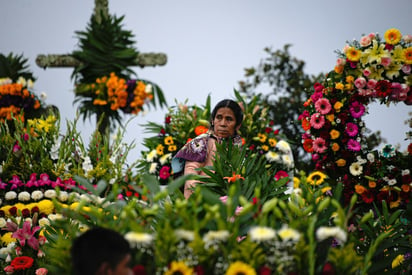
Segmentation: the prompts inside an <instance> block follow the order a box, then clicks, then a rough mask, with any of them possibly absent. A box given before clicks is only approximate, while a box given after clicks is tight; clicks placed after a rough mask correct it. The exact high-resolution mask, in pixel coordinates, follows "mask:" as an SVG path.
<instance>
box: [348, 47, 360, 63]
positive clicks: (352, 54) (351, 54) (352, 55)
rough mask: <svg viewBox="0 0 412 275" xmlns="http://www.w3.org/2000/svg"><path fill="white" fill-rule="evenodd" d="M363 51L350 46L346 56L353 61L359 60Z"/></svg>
mask: <svg viewBox="0 0 412 275" xmlns="http://www.w3.org/2000/svg"><path fill="white" fill-rule="evenodd" d="M361 54H362V52H361V51H360V50H358V49H356V48H354V47H349V48H348V50H347V51H346V57H347V58H348V59H349V60H350V61H353V62H357V61H359V59H360V57H361Z"/></svg>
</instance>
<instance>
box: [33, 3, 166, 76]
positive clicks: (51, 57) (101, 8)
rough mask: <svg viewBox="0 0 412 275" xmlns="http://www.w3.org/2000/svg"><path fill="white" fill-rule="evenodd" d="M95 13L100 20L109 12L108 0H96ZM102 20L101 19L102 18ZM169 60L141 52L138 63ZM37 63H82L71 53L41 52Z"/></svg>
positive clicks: (66, 65) (54, 65)
mask: <svg viewBox="0 0 412 275" xmlns="http://www.w3.org/2000/svg"><path fill="white" fill-rule="evenodd" d="M94 3H95V7H94V14H95V15H96V17H97V20H99V18H100V16H101V15H103V16H105V15H108V14H109V8H108V5H109V1H108V0H95V1H94ZM100 20H101V19H100ZM166 62H167V56H166V54H164V53H139V55H138V57H137V60H136V63H137V65H138V66H139V67H141V68H144V67H155V66H163V65H165V64H166ZM36 64H37V66H39V67H40V68H44V69H46V68H73V67H77V66H79V65H80V62H79V61H78V60H77V59H75V58H74V57H73V56H71V55H70V54H47V55H45V54H39V55H37V57H36Z"/></svg>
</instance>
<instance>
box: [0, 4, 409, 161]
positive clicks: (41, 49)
mask: <svg viewBox="0 0 412 275" xmlns="http://www.w3.org/2000/svg"><path fill="white" fill-rule="evenodd" d="M93 7H94V0H64V1H63V0H36V1H33V0H0V18H1V21H2V22H3V24H0V39H1V40H0V41H1V42H0V52H1V53H3V54H9V53H10V52H13V53H14V54H23V55H24V57H25V58H28V59H29V62H30V70H31V71H32V72H33V73H34V75H35V77H37V81H36V83H35V92H36V93H38V94H40V93H41V92H46V93H47V95H48V98H47V100H46V103H48V104H53V105H56V106H57V107H58V108H59V109H60V112H61V115H62V118H63V119H64V120H66V119H68V120H72V119H73V118H74V116H75V110H76V106H74V105H73V100H74V93H73V82H72V80H71V79H70V75H71V73H72V69H69V68H49V69H46V70H43V69H41V68H39V67H37V65H36V64H35V58H36V56H37V55H38V54H51V53H55V54H65V53H70V52H72V51H73V50H75V49H77V48H76V43H77V41H78V40H77V38H76V37H75V31H83V30H85V28H86V26H87V23H88V22H89V19H90V16H91V14H92V12H93ZM109 11H110V13H111V14H116V15H117V16H121V15H125V19H124V28H125V29H127V30H131V31H132V32H133V34H134V35H135V40H136V42H137V44H136V48H137V49H138V50H139V51H140V52H162V53H165V54H167V57H168V62H167V64H166V65H165V66H162V67H156V68H144V69H140V68H136V69H135V71H136V73H137V74H138V76H139V77H140V78H144V79H148V80H151V81H153V82H155V83H157V84H158V85H159V86H161V88H162V89H163V91H164V93H165V95H166V99H167V101H168V103H169V104H170V105H173V104H174V102H175V99H176V100H177V101H178V102H183V101H185V100H186V99H188V102H189V104H198V105H203V104H204V103H205V100H206V97H207V95H208V94H211V98H212V105H214V104H215V103H217V102H218V101H219V100H221V99H224V98H233V97H234V94H233V89H235V88H238V84H237V83H238V81H239V80H243V79H244V77H243V72H244V68H246V67H250V66H256V65H257V64H258V63H259V61H260V59H262V58H264V57H265V53H264V51H263V49H264V48H265V47H272V48H273V49H275V50H276V49H282V48H283V46H284V45H285V44H292V47H291V49H290V52H291V54H292V55H293V56H295V57H297V58H299V59H301V60H304V61H305V62H306V67H305V71H306V73H308V74H318V73H321V72H324V73H326V72H328V71H330V70H331V69H333V67H334V65H335V61H336V58H337V57H336V54H335V53H334V51H335V50H337V49H342V48H343V46H344V45H345V43H346V41H347V40H352V39H357V40H358V39H360V37H361V36H362V35H363V34H368V33H371V32H378V33H380V34H382V35H383V33H384V32H385V31H386V30H387V29H389V28H398V29H399V30H400V31H401V33H402V34H412V28H411V26H412V25H411V23H410V22H411V21H410V18H411V12H412V1H410V0H394V1H388V0H362V1H359V0H346V1H333V0H312V1H309V0H302V1H296V0H295V1H293V0H288V1H285V0H282V1H278V0H208V1H195V0H175V1H170V0H150V1H138V0H111V1H110V3H109ZM410 111H412V109H411V106H406V105H405V104H403V103H400V104H398V105H396V106H391V107H390V108H387V107H385V106H380V105H379V104H374V105H371V106H370V108H369V112H370V114H369V115H367V116H366V118H365V121H366V124H367V126H368V128H371V129H373V130H381V131H382V135H383V136H384V137H385V138H387V139H388V141H389V142H390V143H392V144H397V143H400V144H401V146H402V148H406V146H407V143H406V142H403V139H404V137H405V131H407V130H408V127H407V126H406V125H405V124H404V121H405V120H406V119H407V113H408V112H410ZM164 114H165V110H158V111H152V112H151V113H148V114H146V115H145V116H142V115H139V116H138V117H137V118H135V119H133V120H132V122H131V123H130V124H129V127H128V128H127V136H126V139H125V140H126V141H132V140H135V142H136V143H137V145H138V146H137V147H136V149H135V151H134V152H133V156H135V157H138V156H139V155H140V150H142V149H143V147H141V146H140V145H139V144H140V142H141V141H142V138H143V129H142V127H140V126H139V125H140V124H144V123H145V122H146V121H153V122H159V123H161V122H162V121H163V118H164ZM92 122H94V119H93V120H92ZM64 124H65V123H64V122H63V123H62V128H63V129H65V125H64ZM78 126H79V127H78V128H79V129H80V130H81V131H82V133H83V136H84V139H85V140H86V141H87V140H88V137H89V135H90V133H91V130H92V129H94V124H90V123H82V122H81V121H80V123H79V124H78ZM133 156H132V158H133ZM129 157H130V156H129Z"/></svg>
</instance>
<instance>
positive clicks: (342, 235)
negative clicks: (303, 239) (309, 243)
mask: <svg viewBox="0 0 412 275" xmlns="http://www.w3.org/2000/svg"><path fill="white" fill-rule="evenodd" d="M331 237H332V238H335V239H336V240H338V241H340V242H342V243H344V242H346V239H347V234H346V232H345V231H343V229H342V228H340V227H337V226H334V227H326V226H321V227H319V228H318V230H316V238H317V239H318V241H320V242H321V241H323V240H326V239H327V238H331Z"/></svg>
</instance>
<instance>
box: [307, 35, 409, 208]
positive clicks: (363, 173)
mask: <svg viewBox="0 0 412 275" xmlns="http://www.w3.org/2000/svg"><path fill="white" fill-rule="evenodd" d="M338 54H339V58H338V60H337V64H336V66H335V69H334V71H332V72H330V73H329V74H328V76H327V78H326V79H325V81H324V82H323V83H316V84H315V85H314V89H313V91H312V92H313V93H312V94H311V96H310V98H309V99H308V100H307V101H306V102H305V104H304V107H305V110H304V111H303V113H302V114H301V115H300V117H299V119H300V121H301V123H302V128H303V130H304V131H305V133H304V134H303V135H302V143H303V148H304V150H305V151H307V152H309V153H312V159H313V161H315V162H316V168H317V169H318V170H321V171H328V175H329V176H330V177H331V178H334V179H336V180H337V181H343V182H344V183H345V193H346V194H347V195H346V197H347V198H349V197H351V194H353V193H354V192H356V193H358V194H361V195H362V196H361V197H360V200H359V203H360V204H361V205H362V204H365V203H366V204H370V203H371V202H374V201H376V202H380V201H381V200H382V199H385V200H386V201H387V202H388V204H390V205H391V207H405V206H406V204H407V203H408V202H409V201H410V196H411V192H410V187H408V188H406V186H409V185H410V184H411V181H410V177H409V178H408V175H409V173H410V171H409V169H410V167H412V143H411V144H410V145H409V146H408V150H407V152H405V153H402V152H395V151H394V150H393V147H391V146H386V147H384V148H383V151H382V153H380V154H377V153H376V152H375V153H372V152H370V151H369V148H367V146H366V142H365V140H364V136H363V130H364V126H365V124H364V122H363V121H362V116H363V115H364V114H365V113H366V111H367V109H366V107H367V105H368V104H369V103H371V102H373V101H380V102H381V103H386V104H389V103H397V102H404V103H406V104H411V100H412V89H411V86H412V74H411V65H412V58H411V56H412V36H410V35H404V36H402V35H401V33H400V31H399V30H397V29H389V30H387V31H386V32H385V34H384V37H383V39H382V38H381V37H380V36H379V35H378V34H375V33H371V34H369V35H365V36H363V37H362V38H361V39H360V41H352V42H350V43H348V44H347V45H346V46H345V47H344V49H343V51H342V52H338ZM361 186H362V187H361ZM402 186H403V187H402ZM399 198H400V199H401V201H399ZM402 198H403V199H402ZM346 201H347V200H346ZM365 208H366V209H369V206H368V205H365Z"/></svg>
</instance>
